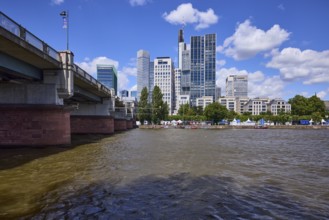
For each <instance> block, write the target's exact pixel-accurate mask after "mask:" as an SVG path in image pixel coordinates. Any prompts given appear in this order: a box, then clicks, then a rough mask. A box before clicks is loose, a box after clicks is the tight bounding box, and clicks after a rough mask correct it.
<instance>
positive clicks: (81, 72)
mask: <svg viewBox="0 0 329 220" xmlns="http://www.w3.org/2000/svg"><path fill="white" fill-rule="evenodd" d="M73 68H74V71H75V72H76V73H78V74H79V75H80V76H82V77H83V78H85V79H87V80H88V81H89V82H91V83H92V84H93V85H94V86H96V87H97V88H98V90H100V91H101V90H102V91H105V92H106V93H109V94H111V96H114V94H113V92H112V90H111V89H109V88H107V87H106V86H105V85H103V84H102V83H100V82H99V81H97V80H96V79H95V78H94V77H93V76H92V75H90V74H89V73H87V72H86V71H85V70H83V69H82V68H81V67H79V66H78V65H76V64H74V67H73Z"/></svg>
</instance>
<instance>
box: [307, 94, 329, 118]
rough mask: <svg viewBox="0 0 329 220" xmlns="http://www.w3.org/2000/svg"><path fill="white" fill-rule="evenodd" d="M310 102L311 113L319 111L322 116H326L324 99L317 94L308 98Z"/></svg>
mask: <svg viewBox="0 0 329 220" xmlns="http://www.w3.org/2000/svg"><path fill="white" fill-rule="evenodd" d="M308 104H309V108H310V111H311V114H313V113H316V112H318V113H320V114H321V115H322V116H324V114H325V112H326V105H325V104H324V101H322V100H321V99H320V98H319V97H317V96H316V95H314V96H312V97H310V98H309V99H308Z"/></svg>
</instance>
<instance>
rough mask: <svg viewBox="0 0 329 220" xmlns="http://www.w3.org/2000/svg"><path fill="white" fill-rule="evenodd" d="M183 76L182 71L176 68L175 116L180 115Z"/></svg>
mask: <svg viewBox="0 0 329 220" xmlns="http://www.w3.org/2000/svg"><path fill="white" fill-rule="evenodd" d="M181 74H182V70H181V69H179V68H175V100H174V102H175V103H176V104H175V110H174V114H177V113H178V109H179V102H178V100H179V97H180V92H181Z"/></svg>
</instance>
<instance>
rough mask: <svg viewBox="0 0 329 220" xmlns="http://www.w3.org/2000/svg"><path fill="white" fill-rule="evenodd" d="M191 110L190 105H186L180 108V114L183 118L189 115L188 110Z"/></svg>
mask: <svg viewBox="0 0 329 220" xmlns="http://www.w3.org/2000/svg"><path fill="white" fill-rule="evenodd" d="M189 109H190V104H188V103H186V104H183V105H180V106H179V109H178V114H179V115H181V116H185V115H187V112H188V110H189Z"/></svg>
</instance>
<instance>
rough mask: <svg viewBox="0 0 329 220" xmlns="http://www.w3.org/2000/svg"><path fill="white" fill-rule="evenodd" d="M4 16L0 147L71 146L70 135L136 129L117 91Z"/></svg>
mask: <svg viewBox="0 0 329 220" xmlns="http://www.w3.org/2000/svg"><path fill="white" fill-rule="evenodd" d="M73 58H74V55H73V53H72V52H71V51H60V52H58V51H56V50H55V49H53V48H52V47H50V46H49V45H48V44H46V43H45V42H44V41H42V40H40V39H39V38H38V37H36V36H35V35H33V34H32V33H31V32H29V31H28V30H26V29H25V28H24V27H22V26H21V25H19V24H17V23H16V22H15V21H14V20H12V19H10V18H9V17H8V16H7V15H5V14H4V13H2V12H0V114H1V115H0V145H62V144H64V145H66V144H70V141H71V133H102V134H111V133H113V132H115V131H116V130H126V129H127V128H132V126H133V121H132V118H131V117H128V116H127V115H126V114H124V115H121V117H118V116H117V117H115V101H114V90H113V89H109V88H107V87H106V86H104V85H103V84H102V83H101V82H99V81H97V80H96V79H95V78H93V77H92V76H91V75H90V74H88V73H87V72H86V71H84V70H83V69H81V68H80V67H79V66H77V65H76V64H74V59H73Z"/></svg>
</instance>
